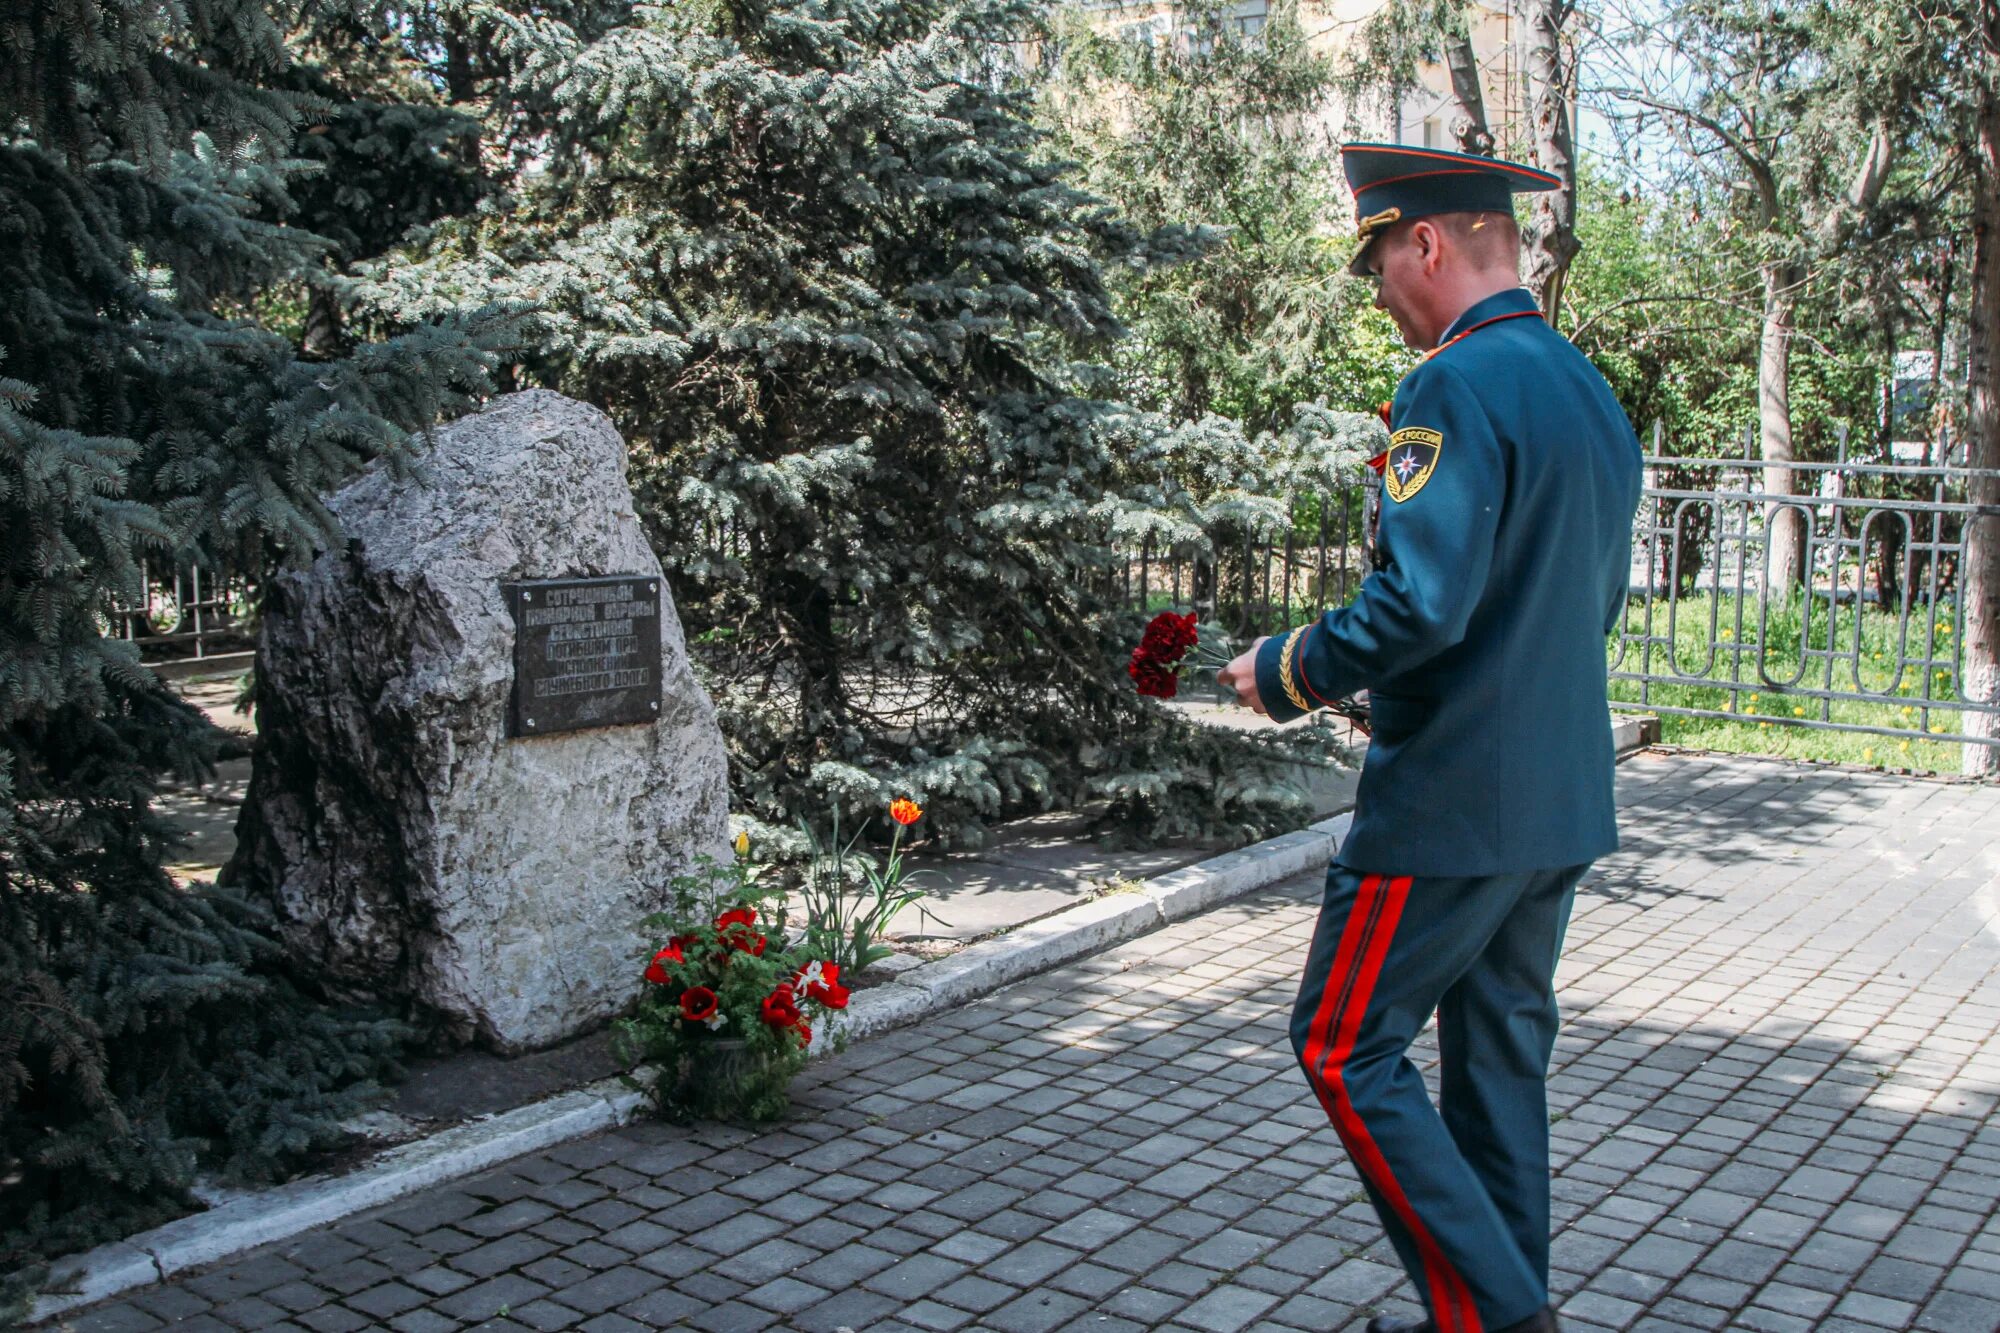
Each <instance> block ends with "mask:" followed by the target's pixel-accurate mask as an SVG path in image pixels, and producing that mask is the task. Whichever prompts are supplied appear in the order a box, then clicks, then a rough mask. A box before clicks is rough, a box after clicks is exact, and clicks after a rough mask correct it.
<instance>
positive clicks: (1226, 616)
mask: <svg viewBox="0 0 2000 1333" xmlns="http://www.w3.org/2000/svg"><path fill="white" fill-rule="evenodd" d="M1380 487H1381V483H1380V481H1379V480H1378V479H1377V478H1376V477H1375V476H1374V474H1372V473H1370V474H1369V475H1368V477H1367V478H1366V480H1365V481H1362V482H1357V483H1356V484H1355V485H1353V486H1351V487H1347V488H1345V489H1341V490H1329V491H1322V492H1319V493H1317V494H1313V495H1307V496H1302V497H1295V498H1294V499H1293V501H1292V504H1291V513H1292V524H1291V527H1290V529H1289V530H1288V531H1287V532H1286V533H1285V535H1284V536H1283V537H1282V538H1280V539H1276V540H1274V539H1272V538H1270V537H1268V536H1258V535H1256V534H1254V533H1251V532H1249V531H1246V530H1242V529H1232V528H1223V529H1221V530H1219V531H1217V532H1216V533H1215V534H1213V540H1212V541H1211V543H1210V545H1209V546H1208V547H1206V548H1196V547H1192V546H1190V547H1181V548H1168V549H1162V548H1160V547H1158V546H1156V545H1155V544H1154V543H1153V542H1151V541H1148V542H1146V543H1145V544H1144V545H1143V546H1141V547H1140V549H1139V550H1137V551H1135V552H1131V553H1129V554H1127V555H1126V557H1125V558H1124V559H1123V560H1122V561H1120V562H1119V567H1118V572H1117V573H1116V575H1115V576H1114V577H1116V578H1118V579H1119V580H1120V581H1121V582H1120V587H1119V592H1120V594H1121V595H1122V596H1123V598H1124V599H1125V601H1126V602H1127V604H1129V605H1130V606H1132V607H1133V609H1135V610H1138V611H1149V612H1150V611H1159V610H1164V609H1167V608H1168V607H1172V608H1175V609H1181V610H1190V611H1193V612H1195V613H1196V614H1197V615H1199V616H1200V617H1201V618H1202V620H1204V621H1207V622H1210V623H1214V624H1219V625H1221V626H1222V627H1223V629H1224V630H1225V631H1226V632H1227V633H1229V634H1230V635H1231V636H1232V637H1233V638H1235V639H1238V640H1247V639H1250V638H1254V637H1255V636H1257V635H1259V634H1270V633H1274V632H1276V631H1278V630H1281V629H1284V628H1286V627H1287V626H1290V625H1295V624H1297V623H1298V622H1299V620H1300V619H1303V618H1308V617H1311V616H1315V615H1318V614H1319V613H1320V611H1322V610H1324V609H1325V608H1327V607H1330V606H1339V605H1340V604H1341V603H1343V602H1345V601H1347V600H1348V599H1349V598H1351V597H1352V596H1353V595H1354V591H1355V589H1356V588H1358V587H1360V585H1361V579H1362V576H1363V575H1364V574H1366V573H1367V572H1368V562H1369V560H1370V559H1371V557H1372V552H1373V550H1374V540H1373V527H1374V524H1373V515H1374V511H1375V506H1376V505H1377V504H1378V503H1379V502H1380V500H1379V496H1380Z"/></svg>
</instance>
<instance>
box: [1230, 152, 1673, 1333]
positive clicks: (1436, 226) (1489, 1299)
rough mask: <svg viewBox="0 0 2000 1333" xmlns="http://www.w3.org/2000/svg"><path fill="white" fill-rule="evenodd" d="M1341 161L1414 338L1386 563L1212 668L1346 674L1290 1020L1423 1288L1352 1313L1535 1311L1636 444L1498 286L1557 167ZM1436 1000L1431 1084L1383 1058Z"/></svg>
mask: <svg viewBox="0 0 2000 1333" xmlns="http://www.w3.org/2000/svg"><path fill="white" fill-rule="evenodd" d="M1342 158H1343V162H1344V165H1345V168H1346V172H1347V179H1348V183H1349V184H1350V185H1351V186H1352V187H1353V190H1354V197H1355V202H1356V208H1357V213H1358V215H1359V231H1360V242H1361V244H1360V246H1359V248H1358V249H1357V250H1356V251H1355V255H1354V259H1353V261H1352V264H1351V268H1352V270H1353V271H1354V272H1355V273H1357V274H1360V275H1364V276H1367V275H1372V276H1374V277H1375V278H1376V280H1377V282H1378V284H1379V287H1378V292H1377V296H1376V304H1377V305H1378V306H1379V307H1381V308H1382V309H1384V310H1386V311H1388V313H1389V315H1390V316H1391V317H1392V318H1393V319H1394V320H1395V322H1396V325H1397V327H1398V328H1399V329H1400V330H1401V331H1402V334H1403V337H1404V340H1405V341H1407V342H1408V343H1409V344H1410V345H1411V346H1412V347H1419V348H1424V349H1427V355H1426V357H1425V360H1424V362H1423V364H1422V365H1420V366H1418V367H1417V368H1416V369H1415V370H1413V371H1411V372H1410V373H1409V375H1407V376H1406V377H1405V378H1404V379H1403V382H1402V383H1401V385H1399V386H1398V387H1397V390H1396V397H1395V401H1394V402H1393V403H1392V404H1391V406H1390V415H1389V427H1390V443H1389V449H1388V453H1387V455H1386V457H1385V459H1384V460H1383V462H1384V471H1383V476H1382V490H1383V500H1382V506H1381V517H1380V520H1379V524H1378V527H1377V542H1378V543H1379V546H1380V549H1381V553H1382V556H1383V558H1384V559H1383V564H1382V566H1381V567H1380V568H1378V569H1377V570H1375V571H1374V572H1372V573H1371V574H1370V575H1369V576H1368V577H1367V578H1366V579H1365V580H1363V582H1362V585H1361V588H1360V591H1359V593H1358V594H1357V595H1356V597H1355V599H1354V600H1353V602H1351V603H1350V604H1348V605H1347V606H1344V607H1341V608H1340V609H1338V610H1335V611H1329V612H1328V613H1327V614H1325V615H1324V616H1322V617H1320V618H1319V619H1318V620H1317V621H1315V622H1313V623H1312V624H1310V625H1303V626H1300V627H1298V628H1296V629H1293V630H1292V631H1290V632H1289V633H1286V634H1281V635H1275V636H1272V637H1270V638H1268V639H1261V640H1259V641H1258V642H1257V643H1256V644H1255V645H1253V646H1252V648H1251V650H1250V651H1249V652H1248V653H1245V654H1244V655H1243V656H1241V657H1239V658H1237V659H1236V660H1235V661H1234V662H1232V663H1230V664H1229V665H1228V666H1227V667H1225V668H1224V669H1223V670H1222V672H1221V673H1220V678H1221V680H1222V683H1223V684H1225V685H1227V686H1230V687H1232V688H1234V689H1235V690H1236V691H1237V693H1238V696H1239V697H1240V698H1241V699H1242V701H1243V702H1244V703H1246V704H1248V705H1249V706H1250V707H1252V708H1256V709H1257V710H1258V711H1260V712H1265V713H1268V714H1269V715H1270V716H1271V717H1273V718H1275V719H1277V720H1278V721H1281V722H1283V721H1289V720H1291V719H1293V718H1297V717H1302V716H1304V715H1305V714H1307V713H1309V712H1312V711H1313V710H1314V709H1316V708H1319V707H1323V706H1330V705H1332V704H1333V702H1334V701H1337V700H1340V699H1342V698H1343V697H1344V696H1348V695H1352V694H1354V693H1355V692H1356V691H1358V690H1361V689H1364V688H1365V689H1367V690H1368V692H1369V702H1370V706H1371V712H1372V723H1373V735H1372V737H1371V739H1370V742H1369V747H1368V758H1367V763H1366V765H1365V766H1364V767H1363V769H1362V772H1361V786H1360V791H1359V794H1358V797H1357V803H1356V807H1355V812H1354V823H1353V827H1352V829H1351V831H1350V832H1349V833H1348V836H1347V839H1346V841H1345V842H1344V843H1343V844H1342V846H1341V848H1340V851H1339V853H1338V855H1337V856H1336V857H1335V859H1334V863H1333V865H1332V866H1331V867H1329V869H1328V872H1327V885H1326V896H1325V900H1324V902H1323V905H1322V907H1321V909H1320V917H1319V927H1318V930H1317V931H1316V932H1315V934H1314V938H1313V943H1312V950H1311V952H1310V954H1309V955H1308V957H1307V961H1306V969H1305V976H1304V980H1303V983H1302V985H1301V987H1300V992H1299V999H1298V1004H1297V1006H1296V1007H1295V1008H1294V1010H1293V1014H1292V1043H1293V1046H1294V1048H1295V1049H1296V1050H1297V1052H1298V1056H1299V1060H1300V1063H1301V1064H1302V1065H1303V1067H1304V1069H1305V1073H1306V1077H1307V1080H1308V1081H1309V1082H1310V1083H1311V1085H1312V1087H1313V1090H1314V1091H1315V1092H1316V1093H1317V1094H1318V1096H1319V1098H1320V1101H1321V1103H1322V1104H1323V1105H1324V1106H1325V1108H1326V1111H1327V1114H1328V1116H1329V1117H1330V1118H1331V1119H1332V1121H1333V1124H1334V1128H1335V1129H1336V1130H1337V1131H1338V1133H1339V1135H1340V1138H1341V1140H1342V1142H1343V1143H1344V1144H1345V1145H1346V1147H1347V1150H1348V1152H1349V1153H1350V1154H1352V1156H1353V1158H1354V1162H1355V1165H1356V1167H1357V1168H1358V1169H1359V1170H1360V1173H1361V1176H1362V1179H1363V1180H1364V1181H1365V1182H1366V1184H1367V1187H1368V1191H1369V1194H1370V1196H1371V1197H1372V1199H1373V1201H1374V1204H1375V1208H1376V1211H1377V1212H1378V1213H1380V1214H1381V1217H1382V1225H1383V1227H1384V1228H1385V1229H1386V1230H1387V1232H1388V1233H1389V1237H1390V1239H1391V1241H1392V1242H1393V1243H1394V1245H1395V1247H1396V1252H1397V1254H1398V1255H1399V1256H1400V1257H1401V1258H1402V1261H1403V1265H1404V1267H1405V1268H1406V1269H1408V1271H1409V1273H1410V1277H1411V1279H1412V1281H1413V1282H1414V1283H1415V1285H1416V1288H1417V1292H1418V1294H1419V1295H1420V1297H1421V1298H1422V1300H1423V1303H1424V1306H1425V1308H1426V1309H1427V1311H1428V1312H1429V1314H1428V1318H1427V1319H1424V1320H1421V1321H1416V1322H1410V1321H1405V1320H1401V1319H1395V1318H1390V1317H1386V1316H1385V1317H1381V1318H1377V1319H1375V1320H1374V1321H1373V1322H1371V1323H1370V1324H1369V1326H1368V1327H1369V1330H1370V1333H1395V1331H1401V1330H1408V1331H1415V1330H1423V1331H1424V1333H1432V1331H1433V1330H1435V1333H1488V1331H1496V1330H1497V1331H1505V1333H1516V1331H1528V1330H1545V1329H1554V1328H1556V1327H1557V1325H1556V1317H1555V1314H1554V1312H1553V1311H1552V1310H1551V1309H1550V1308H1549V1293H1548V1262H1549V1180H1548V1175H1549V1165H1548V1111H1547V1098H1546V1089H1545V1080H1546V1076H1547V1071H1548V1061H1549V1055H1550V1052H1551V1050H1552V1049H1553V1047H1554V1044H1555V1036H1556V1028H1557V1022H1558V1019H1557V1012H1556V1000H1555V988H1554V973H1555V966H1556V956H1557V954H1558V952H1559V951H1560V949H1561V946H1562V937H1563V931H1564V929H1565V927H1566V926H1567V924H1568V921H1569V912H1570V904H1571V899H1572V896H1573V894H1574V891H1575V887H1576V884H1577V881H1578V880H1579V879H1580V878H1581V877H1582V875H1583V873H1584V871H1585V869H1586V868H1587V867H1588V866H1589V863H1590V862H1591V861H1592V860H1594V859H1595V858H1597V857H1599V856H1602V855H1604V854H1605V853H1606V852H1609V851H1611V850H1613V849H1614V848H1615V847H1616V846H1617V829H1616V824H1615V812H1614V809H1613V804H1612V762H1613V756H1612V747H1611V731H1610V722H1609V714H1608V710H1607V707H1606V700H1605V663H1604V638H1605V635H1606V634H1608V633H1609V632H1610V630H1611V628H1612V627H1613V626H1614V625H1615V624H1616V623H1617V621H1618V619H1619V617H1620V616H1621V615H1622V613H1623V608H1624V604H1625V596H1626V588H1627V579H1628V570H1629V559H1630V548H1631V532H1632V516H1633V511H1634V509H1635V507H1636V506H1637V503H1638V499H1639V484H1640V481H1639V478H1640V462H1639V443H1638V440H1637V439H1636V438H1635V437H1634V435H1633V432H1632V427H1631V424H1630V423H1629V422H1628V421H1627V420H1626V418H1625V415H1624V412H1623V411H1622V410H1621V409H1620V407H1619V405H1618V402H1617V400H1616V399H1615V398H1614V397H1613V396H1612V393H1611V389H1610V387H1609V386H1608V385H1607V384H1605V382H1604V379H1603V377H1602V376H1600V375H1599V374H1598V373H1597V371H1596V370H1595V369H1594V368H1593V367H1592V366H1591V364H1590V363H1589V362H1588V361H1587V360H1585V359H1584V357H1583V356H1582V355H1581V354H1580V353H1579V352H1577V350H1576V349H1575V348H1573V347H1571V346H1570V344H1569V343H1568V341H1566V340H1565V339H1564V338H1563V337H1562V336H1561V335H1560V334H1558V333H1556V332H1555V331H1554V330H1553V329H1551V328H1550V327H1549V326H1548V324H1547V323H1546V322H1544V321H1543V319H1542V318H1541V317H1540V314H1539V312H1538V311H1537V310H1536V308H1535V303H1534V300H1533V298H1532V297H1531V296H1530V295H1529V294H1528V293H1527V292H1526V291H1524V290H1523V289H1522V288H1521V287H1520V285H1519V277H1518V272H1519V255H1520V240H1519V233H1518V231H1517V230H1516V228H1515V224H1514V216H1513V206H1512V198H1511V197H1512V195H1513V194H1515V193H1517V192H1520V191H1530V190H1545V189H1551V188H1554V186H1555V185H1556V184H1557V181H1556V178H1555V177H1554V176H1551V175H1549V174H1548V173H1546V172H1541V171H1537V170H1535V169H1534V168H1532V167H1525V166H1520V165H1517V164H1515V163H1511V162H1500V161H1495V160H1492V159H1488V158H1480V157H1472V156H1468V155H1466V154H1462V153H1450V152H1439V151H1433V150H1430V149H1415V148H1405V147H1401V146H1398V145H1390V144H1366V143H1363V144H1349V145H1347V146H1346V147H1345V148H1343V149H1342ZM1432 1013H1436V1015H1437V1019H1438V1047H1439V1053H1440V1056H1441V1058H1442V1071H1441V1079H1440V1082H1441V1087H1440V1096H1439V1104H1438V1105H1437V1106H1433V1105H1432V1103H1431V1100H1430V1097H1429V1095H1428V1094H1427V1093H1426V1091H1425V1088H1424V1084H1423V1079H1422V1077H1421V1075H1420V1074H1419V1073H1418V1072H1417V1069H1416V1067H1415V1066H1414V1065H1413V1064H1411V1062H1410V1060H1409V1058H1408V1056H1407V1051H1408V1048H1409V1046H1410V1043H1411V1042H1412V1041H1414V1040H1415V1039H1416V1037H1417V1034H1418V1032H1419V1031H1420V1030H1421V1029H1422V1028H1423V1025H1424V1023H1425V1021H1426V1020H1427V1019H1429V1017H1430V1016H1431V1015H1432Z"/></svg>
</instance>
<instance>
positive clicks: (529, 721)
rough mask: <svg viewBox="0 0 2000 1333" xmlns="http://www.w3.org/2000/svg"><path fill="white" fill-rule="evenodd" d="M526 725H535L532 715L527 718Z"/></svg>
mask: <svg viewBox="0 0 2000 1333" xmlns="http://www.w3.org/2000/svg"><path fill="white" fill-rule="evenodd" d="M528 725H529V726H531V727H532V726H534V725H535V719H533V718H532V717H531V718H529V719H528Z"/></svg>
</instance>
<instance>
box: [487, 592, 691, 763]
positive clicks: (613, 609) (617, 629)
mask: <svg viewBox="0 0 2000 1333" xmlns="http://www.w3.org/2000/svg"><path fill="white" fill-rule="evenodd" d="M501 587H502V589H503V590H504V591H505V593H506V596H507V604H508V605H509V606H510V607H511V608H512V609H513V612H514V693H513V697H512V700H511V702H510V703H509V706H508V709H507V734H508V735H509V736H547V735H549V734H551V733H552V732H558V731H577V730H580V729H582V728H584V727H616V726H625V725H629V724H631V723H635V722H652V721H655V720H656V719H658V717H659V716H660V580H659V578H658V576H654V577H651V578H647V577H640V576H630V577H625V576H614V577H612V578H603V579H547V580H542V581H539V582H533V583H506V584H502V585H501Z"/></svg>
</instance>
